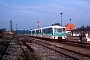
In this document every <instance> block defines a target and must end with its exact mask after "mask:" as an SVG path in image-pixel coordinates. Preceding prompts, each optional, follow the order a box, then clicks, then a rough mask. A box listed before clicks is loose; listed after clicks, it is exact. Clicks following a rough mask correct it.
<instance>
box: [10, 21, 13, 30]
mask: <svg viewBox="0 0 90 60" xmlns="http://www.w3.org/2000/svg"><path fill="white" fill-rule="evenodd" d="M10 29H11V32H12V31H13V30H12V20H10Z"/></svg>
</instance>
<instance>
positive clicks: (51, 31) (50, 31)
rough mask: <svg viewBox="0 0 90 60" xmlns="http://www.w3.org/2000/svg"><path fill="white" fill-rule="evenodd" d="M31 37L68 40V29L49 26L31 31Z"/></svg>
mask: <svg viewBox="0 0 90 60" xmlns="http://www.w3.org/2000/svg"><path fill="white" fill-rule="evenodd" d="M30 31H31V33H30V35H32V36H37V37H43V38H50V39H59V38H60V39H65V38H66V27H62V26H49V27H43V28H39V29H34V30H30Z"/></svg>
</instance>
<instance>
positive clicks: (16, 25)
mask: <svg viewBox="0 0 90 60" xmlns="http://www.w3.org/2000/svg"><path fill="white" fill-rule="evenodd" d="M16 31H17V23H16Z"/></svg>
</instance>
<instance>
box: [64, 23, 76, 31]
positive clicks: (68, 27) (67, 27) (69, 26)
mask: <svg viewBox="0 0 90 60" xmlns="http://www.w3.org/2000/svg"><path fill="white" fill-rule="evenodd" d="M65 27H66V31H68V30H70V28H71V29H76V26H75V25H74V24H70V23H68V24H66V25H65Z"/></svg>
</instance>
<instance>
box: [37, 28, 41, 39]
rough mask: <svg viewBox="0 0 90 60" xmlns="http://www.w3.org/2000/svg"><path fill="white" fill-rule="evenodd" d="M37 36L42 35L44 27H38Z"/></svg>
mask: <svg viewBox="0 0 90 60" xmlns="http://www.w3.org/2000/svg"><path fill="white" fill-rule="evenodd" d="M36 36H37V37H42V28H39V29H36Z"/></svg>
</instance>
